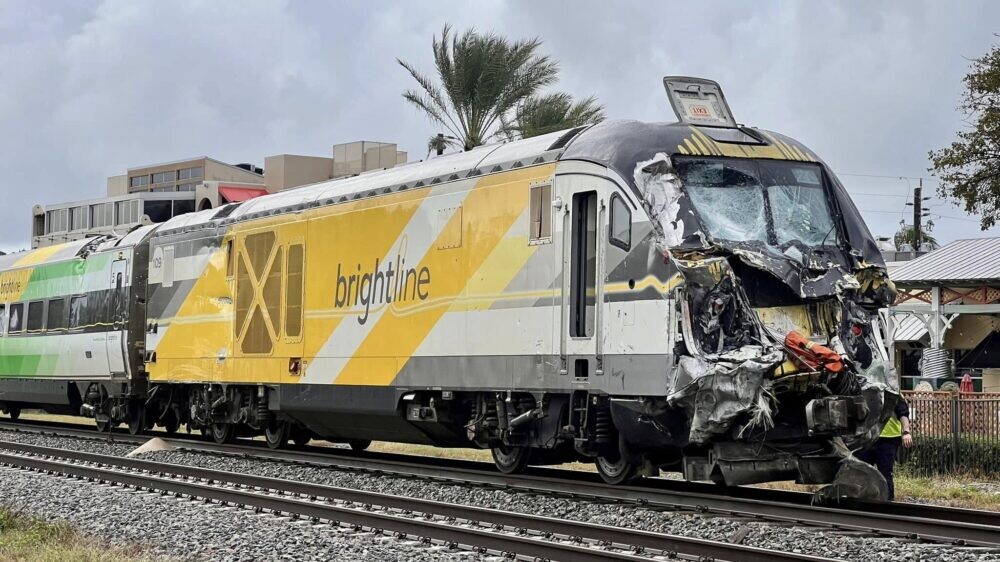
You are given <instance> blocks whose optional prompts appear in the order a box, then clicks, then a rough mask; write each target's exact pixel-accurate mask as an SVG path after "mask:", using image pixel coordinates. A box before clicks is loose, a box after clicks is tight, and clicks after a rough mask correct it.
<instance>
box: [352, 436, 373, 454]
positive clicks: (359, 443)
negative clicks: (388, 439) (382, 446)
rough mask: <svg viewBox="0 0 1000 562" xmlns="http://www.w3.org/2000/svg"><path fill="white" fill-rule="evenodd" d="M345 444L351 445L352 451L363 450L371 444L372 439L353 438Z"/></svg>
mask: <svg viewBox="0 0 1000 562" xmlns="http://www.w3.org/2000/svg"><path fill="white" fill-rule="evenodd" d="M347 444H348V445H350V446H351V450H352V451H364V450H365V449H367V448H368V447H370V446H371V444H372V440H371V439H354V440H351V441H348V442H347Z"/></svg>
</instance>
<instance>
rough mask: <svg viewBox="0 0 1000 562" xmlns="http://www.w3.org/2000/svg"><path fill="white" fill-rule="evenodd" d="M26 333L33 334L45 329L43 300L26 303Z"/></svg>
mask: <svg viewBox="0 0 1000 562" xmlns="http://www.w3.org/2000/svg"><path fill="white" fill-rule="evenodd" d="M27 328H28V333H29V334H33V333H37V332H41V331H42V330H44V329H45V301H31V302H29V303H28V321H27Z"/></svg>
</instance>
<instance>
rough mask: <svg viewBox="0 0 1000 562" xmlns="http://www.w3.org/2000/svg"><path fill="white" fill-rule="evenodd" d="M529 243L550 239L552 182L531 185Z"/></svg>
mask: <svg viewBox="0 0 1000 562" xmlns="http://www.w3.org/2000/svg"><path fill="white" fill-rule="evenodd" d="M528 203H529V204H528V215H529V217H530V220H531V223H530V225H529V229H530V230H529V235H528V243H529V244H539V243H544V242H549V241H551V240H552V183H551V182H548V183H544V184H539V185H532V186H531V188H530V199H529V201H528Z"/></svg>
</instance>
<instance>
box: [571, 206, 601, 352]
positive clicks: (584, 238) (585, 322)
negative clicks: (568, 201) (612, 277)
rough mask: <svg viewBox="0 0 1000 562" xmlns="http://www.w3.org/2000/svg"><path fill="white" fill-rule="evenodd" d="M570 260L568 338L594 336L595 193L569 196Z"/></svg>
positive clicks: (595, 267) (595, 272)
mask: <svg viewBox="0 0 1000 562" xmlns="http://www.w3.org/2000/svg"><path fill="white" fill-rule="evenodd" d="M571 209H572V213H573V216H572V229H573V242H572V244H573V245H572V257H571V258H570V263H571V270H570V289H569V294H570V302H571V303H572V307H571V308H570V334H569V335H570V336H572V337H574V338H589V337H591V336H593V335H594V306H595V305H596V289H595V288H596V281H597V231H598V226H597V192H596V191H587V192H582V193H575V194H573V206H572V207H571Z"/></svg>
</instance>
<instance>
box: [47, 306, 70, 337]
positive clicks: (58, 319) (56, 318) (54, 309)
mask: <svg viewBox="0 0 1000 562" xmlns="http://www.w3.org/2000/svg"><path fill="white" fill-rule="evenodd" d="M45 329H46V330H47V331H49V332H52V331H57V330H65V329H66V299H52V300H50V301H49V311H48V314H46V315H45Z"/></svg>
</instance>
